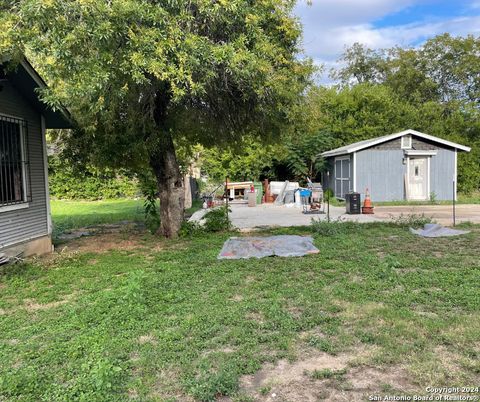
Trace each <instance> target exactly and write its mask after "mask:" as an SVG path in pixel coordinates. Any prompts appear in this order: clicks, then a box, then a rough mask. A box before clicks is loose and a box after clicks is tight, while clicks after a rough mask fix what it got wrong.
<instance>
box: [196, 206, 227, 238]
mask: <svg viewBox="0 0 480 402" xmlns="http://www.w3.org/2000/svg"><path fill="white" fill-rule="evenodd" d="M229 212H232V210H231V209H229V208H227V206H222V207H218V208H214V209H212V210H211V211H209V212H207V214H206V215H205V218H204V219H205V224H204V225H203V229H204V230H205V232H222V231H224V230H225V231H228V230H231V229H232V222H231V221H230V218H229V216H228V213H229Z"/></svg>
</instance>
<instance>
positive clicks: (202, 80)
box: [0, 0, 310, 236]
mask: <svg viewBox="0 0 480 402" xmlns="http://www.w3.org/2000/svg"><path fill="white" fill-rule="evenodd" d="M294 3H295V2H294V1H290V0H265V1H256V2H246V1H243V0H228V1H226V0H218V1H211V0H190V1H169V2H164V1H162V2H160V1H143V0H115V1H111V2H105V1H101V0H87V1H74V2H72V1H68V0H35V1H31V0H20V1H13V0H7V2H6V4H4V6H3V12H2V14H1V16H0V23H1V25H2V27H3V29H2V32H1V33H0V52H1V53H2V54H9V55H11V56H12V57H13V58H14V59H19V58H20V55H21V54H22V53H25V54H26V55H27V56H29V57H30V58H31V59H32V60H33V61H34V62H35V65H36V67H38V68H39V69H40V70H41V72H42V73H43V74H44V75H45V76H46V77H47V78H48V82H49V84H50V90H48V91H46V92H45V93H43V94H42V96H43V98H44V99H45V100H46V101H47V102H48V103H49V104H51V105H52V106H54V107H55V106H58V105H59V104H60V103H62V104H64V105H65V106H66V107H68V108H69V109H70V110H71V111H72V112H73V114H74V116H75V118H76V120H77V122H78V123H79V129H78V130H77V131H76V132H75V133H74V134H72V135H67V136H66V138H64V140H65V141H66V143H67V144H68V145H69V146H70V147H72V148H74V149H75V150H76V152H77V155H79V154H82V155H83V156H86V158H87V159H88V160H89V162H91V163H93V164H96V165H100V166H101V165H104V166H113V167H126V168H129V169H132V170H136V171H142V170H145V169H148V170H151V171H152V172H153V174H154V176H155V178H156V182H157V186H158V191H159V194H160V205H161V208H160V212H161V225H160V232H161V233H162V234H163V235H165V236H175V235H176V234H177V233H178V230H179V228H180V224H181V221H182V218H183V204H184V191H183V188H182V185H183V184H182V175H181V171H180V167H179V162H178V160H177V155H176V147H177V146H181V145H182V144H188V143H191V144H196V143H201V144H205V145H212V144H219V143H222V142H235V141H237V140H239V139H241V138H242V136H243V134H244V133H250V134H252V135H254V136H257V137H267V136H275V135H278V133H279V132H280V130H281V127H282V123H284V122H285V121H286V120H287V118H288V110H289V108H290V106H291V105H292V104H294V103H295V102H296V100H297V99H298V98H299V94H300V93H301V91H302V90H303V89H304V86H305V84H306V82H307V77H308V75H309V72H310V66H309V65H308V63H303V62H300V61H299V60H298V58H297V52H298V41H299V38H300V33H301V31H300V26H299V24H298V22H297V20H296V19H294V18H292V16H291V15H292V14H291V12H292V7H293V6H294Z"/></svg>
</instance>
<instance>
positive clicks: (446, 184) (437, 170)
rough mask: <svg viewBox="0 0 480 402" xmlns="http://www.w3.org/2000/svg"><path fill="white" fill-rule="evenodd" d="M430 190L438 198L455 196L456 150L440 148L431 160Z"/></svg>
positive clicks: (449, 198) (447, 198) (443, 198)
mask: <svg viewBox="0 0 480 402" xmlns="http://www.w3.org/2000/svg"><path fill="white" fill-rule="evenodd" d="M430 172H431V173H430V180H431V182H430V192H431V193H433V194H434V195H435V198H436V199H437V200H443V201H446V200H451V199H452V198H453V176H454V175H455V151H454V150H451V149H439V150H438V151H437V155H434V156H432V160H431V162H430Z"/></svg>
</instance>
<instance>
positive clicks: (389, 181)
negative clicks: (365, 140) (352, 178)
mask: <svg viewBox="0 0 480 402" xmlns="http://www.w3.org/2000/svg"><path fill="white" fill-rule="evenodd" d="M356 159H357V171H356V176H357V191H358V192H359V193H360V194H362V196H364V195H365V190H366V189H367V188H368V189H369V191H370V195H371V197H372V200H373V201H379V202H380V201H398V200H403V199H404V198H405V190H404V188H405V186H404V174H405V172H406V167H405V165H404V164H403V151H402V150H399V149H397V150H394V149H382V150H379V149H366V150H362V151H359V152H357V156H356Z"/></svg>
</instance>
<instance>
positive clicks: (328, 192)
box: [327, 170, 331, 222]
mask: <svg viewBox="0 0 480 402" xmlns="http://www.w3.org/2000/svg"><path fill="white" fill-rule="evenodd" d="M327 182H328V188H327V194H328V197H327V222H330V195H331V192H330V171H329V170H327Z"/></svg>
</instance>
